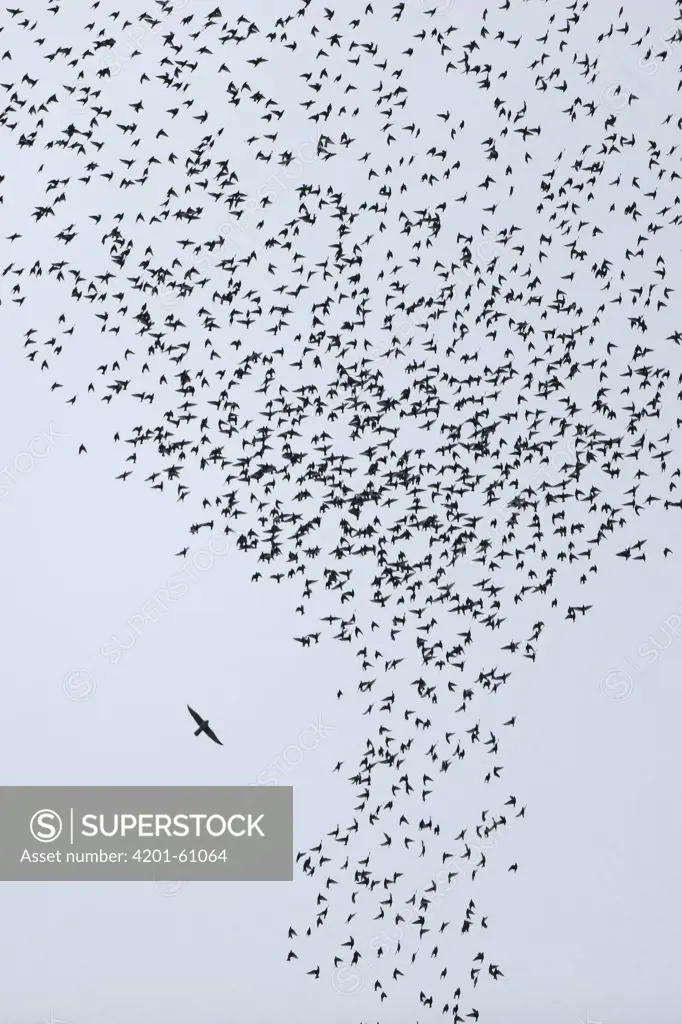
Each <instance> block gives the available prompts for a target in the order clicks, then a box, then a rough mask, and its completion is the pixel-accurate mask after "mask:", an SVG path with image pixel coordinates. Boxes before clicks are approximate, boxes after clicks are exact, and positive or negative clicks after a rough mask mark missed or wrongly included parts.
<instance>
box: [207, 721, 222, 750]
mask: <svg viewBox="0 0 682 1024" xmlns="http://www.w3.org/2000/svg"><path fill="white" fill-rule="evenodd" d="M204 732H205V733H206V735H207V736H210V737H211V739H212V740H213V742H214V743H219V744H220V746H221V747H222V745H223V744H222V742H221V741H220V740H219V739H218V737H217V736H216V734H215V733H214V732H213V729H212V728H211V727H210V725H207V726H206V729H205V730H204Z"/></svg>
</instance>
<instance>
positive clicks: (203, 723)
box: [187, 704, 223, 747]
mask: <svg viewBox="0 0 682 1024" xmlns="http://www.w3.org/2000/svg"><path fill="white" fill-rule="evenodd" d="M187 710H188V711H189V713H190V715H191V716H192V718H193V719H194V721H195V722H196V723H197V725H198V726H199V728H198V729H197V730H196V731H195V733H194V735H195V736H199V735H200V734H201V733H202V732H204V733H206V735H207V736H209V737H210V738H211V739H212V740H213V742H214V743H219V744H220V746H221V747H222V746H223V744H222V741H221V740H219V739H218V737H217V736H216V734H215V733H214V732H213V729H211V727H210V725H209V724H208V719H207V718H202V717H201V715H199V714H197V712H196V711H195V710H194V708H191V707H190V706H189V704H188V705H187Z"/></svg>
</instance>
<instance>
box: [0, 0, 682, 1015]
mask: <svg viewBox="0 0 682 1024" xmlns="http://www.w3.org/2000/svg"><path fill="white" fill-rule="evenodd" d="M325 2H328V0H323V2H321V3H320V2H318V0H278V3H277V4H275V5H274V6H273V9H272V12H270V11H269V8H268V6H267V5H255V6H253V5H251V9H250V8H249V5H246V4H245V5H241V6H240V5H236V6H237V8H239V9H235V5H234V4H231V5H230V7H229V9H222V8H221V7H220V6H215V7H211V5H203V6H202V4H201V3H199V2H198V0H197V3H196V4H195V3H192V4H189V5H188V4H187V3H182V2H179V3H170V2H166V0H154V2H152V3H151V4H150V7H151V11H147V10H143V9H142V8H141V7H140V5H139V2H138V0H136V2H135V3H126V4H125V5H123V6H122V7H121V9H120V10H116V9H114V8H112V7H111V4H106V3H104V2H103V0H95V2H94V3H91V4H86V3H83V2H80V3H76V4H75V5H74V4H71V5H68V6H69V11H68V15H67V13H66V11H65V6H64V5H62V4H61V3H60V2H58V0H53V2H52V3H51V4H48V5H47V6H46V8H45V9H44V10H41V11H40V12H39V13H38V12H37V11H36V10H35V8H30V7H29V8H27V9H20V8H6V9H5V14H4V15H3V16H2V18H1V19H0V53H1V55H0V97H2V102H1V104H0V105H1V106H2V110H1V112H0V130H1V132H2V134H1V136H0V137H1V138H2V144H3V155H4V166H3V168H2V170H3V175H2V176H0V181H1V182H2V188H3V190H4V194H3V196H2V201H3V204H4V205H3V216H4V219H5V223H7V224H11V226H12V230H10V229H8V231H9V233H8V234H7V235H6V236H5V240H4V241H3V242H2V245H3V250H4V255H3V260H2V266H1V267H0V298H1V301H2V306H3V316H4V318H5V331H6V334H7V335H8V336H11V337H13V338H15V339H17V341H18V344H19V345H21V346H23V349H24V353H25V356H26V358H27V359H28V360H30V361H31V363H32V364H33V366H34V367H35V369H36V370H37V371H38V372H39V373H40V375H41V377H43V378H44V380H45V381H46V383H47V384H48V386H49V387H50V388H51V389H52V390H53V391H54V390H56V389H62V392H61V393H63V395H64V398H65V401H67V402H68V403H70V405H71V406H74V405H75V406H76V407H77V408H78V407H79V406H80V403H81V402H84V401H87V400H89V399H90V400H93V401H96V402H97V403H100V404H99V409H100V412H101V415H102V416H103V417H108V419H107V422H111V423H112V425H114V428H115V429H114V431H113V438H114V442H116V444H117V445H120V448H121V451H122V455H121V461H122V465H121V473H120V477H119V478H120V480H121V481H125V482H126V486H128V487H131V486H133V487H134V486H136V485H137V486H143V485H145V484H148V485H149V486H151V487H152V488H153V489H154V490H156V491H158V492H161V493H162V497H160V499H159V500H175V501H178V502H183V503H186V506H187V509H188V510H189V525H188V529H189V534H190V538H191V539H190V541H189V543H188V545H187V546H185V547H183V548H182V549H181V550H180V551H179V552H178V555H179V557H184V556H186V555H187V553H188V551H189V550H190V544H191V543H192V540H193V539H194V538H196V537H197V536H200V537H201V536H203V535H204V534H210V533H212V532H214V531H221V532H224V533H225V534H227V535H229V537H230V538H231V541H232V542H233V546H234V548H235V549H236V550H239V551H242V552H246V553H248V556H247V557H250V558H251V559H252V561H253V563H254V565H253V580H254V581H263V582H264V583H266V584H267V583H269V582H270V583H271V582H275V583H280V582H281V583H282V585H283V586H287V587H288V588H289V589H290V590H291V592H292V594H294V597H293V598H292V599H293V600H295V601H296V611H297V613H298V614H299V615H300V622H301V627H300V631H299V635H298V636H296V638H295V639H296V641H297V642H298V643H299V644H300V645H301V646H302V647H310V646H311V645H314V644H317V643H320V642H322V641H323V639H325V638H328V637H333V638H334V639H335V640H337V641H339V642H342V643H345V644H348V645H350V649H351V650H352V651H353V653H354V654H355V655H356V657H357V666H358V678H357V679H356V680H355V681H351V682H349V684H348V686H347V687H345V688H343V687H342V688H341V689H339V690H338V693H337V697H338V699H339V700H342V699H353V700H355V701H356V702H357V709H358V723H359V728H358V731H357V734H356V735H354V736H353V737H351V738H347V740H346V746H345V750H344V758H343V760H342V761H339V762H338V763H337V764H336V767H335V769H334V772H338V773H339V776H341V773H343V774H344V776H345V777H346V778H347V780H348V783H347V784H348V797H347V808H348V812H347V815H346V817H345V819H344V820H343V821H340V822H339V823H338V824H337V825H336V827H335V828H333V829H332V830H331V831H330V832H329V833H328V834H325V835H324V836H322V837H321V838H320V839H319V841H318V842H317V843H316V844H315V845H314V846H312V847H311V848H310V849H308V850H305V851H301V852H300V853H299V854H298V855H297V858H296V861H297V865H298V870H299V871H300V872H301V873H302V875H303V876H304V878H305V879H306V880H307V881H308V882H309V886H310V901H311V905H310V913H309V917H308V918H307V919H306V920H305V921H303V923H296V924H295V925H294V924H292V925H291V927H290V928H289V932H288V937H289V949H288V952H287V954H286V958H287V960H288V961H290V962H291V963H292V964H296V965H299V966H300V967H301V968H302V970H303V972H304V973H305V974H307V975H309V976H311V978H313V979H318V980H319V981H322V980H324V979H329V978H330V976H331V977H332V978H333V977H334V972H340V971H341V969H342V968H345V969H347V970H348V969H357V970H360V969H362V970H363V972H367V977H366V978H365V980H367V979H369V980H368V983H369V984H370V985H371V986H372V987H373V989H374V992H375V994H376V998H377V1001H378V1003H379V1004H380V1007H383V1009H380V1012H382V1013H386V1014H387V1016H386V1017H385V1019H386V1020H395V1019H396V1016H395V1015H396V1012H398V1011H399V1010H402V1009H404V1008H405V1007H408V1006H412V1003H413V1002H414V1004H415V1007H416V1010H417V1012H418V1013H425V1012H426V1010H431V1011H433V1013H435V1014H437V1015H438V1016H439V1017H441V1016H442V1017H445V1019H447V1020H452V1021H454V1022H455V1024H464V1022H465V1021H468V1020H474V1021H477V1020H478V1019H479V1014H480V1012H481V1011H480V1009H479V1003H480V998H479V997H480V996H481V991H482V989H483V988H484V986H486V985H493V984H494V983H495V982H497V981H498V980H499V979H501V978H503V977H504V970H503V968H502V967H501V966H500V965H499V964H498V963H497V961H496V958H495V957H494V955H493V954H492V953H491V951H490V950H489V948H488V946H489V943H488V942H487V941H485V940H486V930H487V929H488V928H489V927H490V925H489V915H488V914H484V913H483V912H482V910H483V908H482V907H481V906H480V898H479V897H478V892H479V891H480V886H481V881H480V877H481V875H482V874H483V872H484V869H485V868H486V867H489V866H490V865H491V864H498V865H500V870H502V871H506V872H507V873H508V874H509V876H510V877H513V875H515V873H516V871H517V868H518V864H517V863H516V861H513V862H512V863H506V862H504V861H501V860H500V858H501V857H502V856H503V851H504V842H502V841H500V842H499V844H498V843H497V842H496V840H497V837H498V836H499V835H501V834H503V833H504V834H506V831H507V830H508V828H509V826H510V825H513V823H514V822H515V821H516V819H519V818H523V816H524V814H525V806H524V805H523V804H522V802H521V800H520V798H518V797H517V795H516V794H514V793H510V791H509V788H510V787H509V783H508V782H507V780H506V779H505V773H504V764H503V749H504V748H505V745H506V743H507V740H508V738H509V736H510V735H511V733H512V730H513V728H514V725H515V722H516V715H515V714H514V713H510V711H509V710H507V711H500V710H499V709H500V708H503V707H505V706H506V703H505V698H506V696H507V695H509V694H511V699H512V702H513V692H514V691H513V690H512V688H511V686H510V680H511V678H512V674H513V673H514V671H515V670H519V673H518V674H517V676H516V678H517V680H518V679H519V675H521V676H524V677H525V676H526V675H527V674H529V672H530V664H531V663H532V662H534V661H535V659H536V655H537V652H538V648H539V644H540V640H541V637H542V634H543V632H544V630H545V629H546V628H547V625H548V623H549V622H550V621H552V617H553V615H554V614H555V613H556V614H557V615H560V616H562V617H563V618H565V619H569V620H573V621H576V620H578V619H579V618H582V617H583V616H584V615H585V614H586V613H587V611H588V610H589V609H590V607H591V605H590V604H589V603H586V600H585V597H584V596H583V595H587V594H588V592H589V586H590V583H591V582H592V578H593V577H594V575H595V574H597V572H598V571H599V568H600V565H603V564H604V563H605V562H607V561H608V560H609V559H610V558H611V557H612V556H614V555H621V556H622V557H623V558H625V559H632V560H633V561H636V560H640V561H644V560H645V559H646V558H647V556H650V557H653V556H654V555H658V554H659V552H660V553H663V554H665V555H666V556H667V555H669V554H671V553H672V550H671V548H670V547H669V546H668V545H667V544H666V545H664V544H663V543H662V541H661V539H659V537H656V539H655V540H647V539H646V536H647V530H646V520H647V517H648V516H650V515H651V511H652V509H657V510H659V512H661V513H662V512H665V513H668V514H669V515H667V516H666V517H661V519H660V521H661V522H667V521H668V519H670V517H672V516H675V515H679V514H680V511H681V510H682V487H681V481H680V476H681V470H680V467H679V465H678V459H677V451H678V445H679V428H680V426H681V425H682V413H681V412H680V399H681V398H682V391H681V388H682V359H681V358H680V347H679V346H680V341H681V340H682V331H680V330H678V329H677V328H676V327H675V325H674V324H673V327H672V328H671V326H670V322H671V320H670V318H671V314H673V315H674V312H675V309H676V301H675V298H674V296H675V292H676V289H677V286H676V285H675V283H674V282H675V281H676V280H677V278H676V267H677V261H678V258H679V257H678V254H679V248H678V247H677V234H678V232H677V231H676V228H677V227H678V226H679V224H680V222H681V221H682V207H680V195H679V191H680V190H679V186H678V185H677V181H679V180H682V179H681V177H680V172H678V171H677V167H678V166H679V165H680V154H681V153H682V149H681V148H680V129H681V128H682V117H680V116H679V104H678V103H677V96H678V91H677V90H679V88H680V87H681V81H680V68H679V67H678V65H679V63H680V61H679V56H676V53H677V44H678V43H679V42H680V40H681V39H682V3H681V0H675V2H673V0H666V2H665V3H663V4H660V5H658V7H659V8H661V10H659V11H658V17H659V18H660V20H661V27H660V28H657V29H655V30H654V29H652V28H650V27H649V26H648V25H647V24H646V23H645V22H646V18H647V15H648V12H647V10H646V5H638V4H635V3H634V0H631V2H630V3H629V4H627V5H623V6H621V5H620V3H612V2H611V0H599V2H597V0H574V2H573V3H570V4H566V3H564V2H559V0H548V2H547V3H535V4H532V3H525V2H523V0H504V2H503V3H500V4H495V6H494V7H493V6H490V7H485V6H484V5H483V4H481V5H478V4H468V5H464V4H457V3H454V4H444V3H443V2H442V0H431V2H428V0H427V2H426V3H414V2H412V0H410V2H401V3H397V4H392V3H390V0H388V2H386V3H384V4H381V3H378V2H377V0H374V2H373V3H368V2H367V0H361V2H357V0H347V2H346V3H344V4H343V5H342V6H340V7H337V8H335V9H331V8H328V7H326V6H325V5H324V3H325ZM242 7H243V10H242ZM635 24H640V27H639V28H635V27H634V26H635ZM614 67H624V68H625V69H626V70H625V71H624V72H623V73H622V76H621V77H620V78H619V77H618V75H617V74H616V73H614V71H613V70H612V69H613V68H614ZM634 67H638V68H639V69H640V70H639V71H638V72H634V73H632V72H631V71H630V70H628V69H632V68H634ZM645 67H646V68H650V67H653V68H655V73H656V78H655V91H656V104H655V110H656V115H657V116H656V118H655V119H653V120H651V121H650V122H649V121H645V123H644V124H640V122H639V121H638V120H637V117H638V110H639V109H640V106H641V103H642V102H643V100H644V96H643V95H642V96H640V95H639V93H638V92H637V91H636V86H635V87H633V83H634V82H635V80H636V81H637V82H640V79H641V76H642V75H643V74H644V72H643V71H642V70H641V69H642V68H645ZM638 76H639V77H638ZM651 81H652V82H653V81H654V79H653V78H651ZM640 92H642V94H643V93H644V89H641V90H640ZM282 97H285V99H282ZM639 116H640V118H641V115H639ZM614 226H615V228H616V229H615V230H614ZM26 300H28V301H26ZM74 415H75V413H74ZM86 441H87V438H85V440H84V441H83V442H82V443H81V444H80V446H79V449H78V450H79V452H80V453H81V454H82V455H83V456H87V453H88V448H87V444H86ZM84 464H85V463H84ZM678 522H679V520H677V519H674V520H673V524H674V523H678ZM588 600H589V598H588ZM323 613H324V614H323ZM524 670H528V671H527V672H526V671H524ZM517 685H520V684H519V683H517ZM517 692H518V691H517ZM189 710H190V713H191V714H192V716H193V717H194V719H195V721H196V723H197V724H198V729H197V733H196V734H197V735H198V734H199V733H201V732H205V733H206V734H207V735H208V736H209V737H210V738H212V739H214V740H215V742H220V741H219V740H218V739H217V737H216V736H215V734H213V733H212V730H210V727H209V726H208V722H207V721H206V720H204V719H202V718H201V717H200V716H199V715H198V714H197V713H196V712H194V711H193V710H192V709H191V708H190V709H189ZM512 711H513V707H512ZM446 776H447V778H446ZM476 787H478V791H479V793H480V804H479V807H478V810H477V811H476V812H471V813H469V809H468V808H467V807H466V806H464V805H463V804H462V794H464V793H468V794H469V795H471V794H472V793H474V792H475V791H476ZM476 799H478V798H476ZM507 859H509V858H507ZM477 886H478V887H479V888H476V887H477ZM474 893H476V897H474ZM351 922H353V923H352V924H351ZM453 933H454V934H453ZM323 935H329V936H331V938H330V939H329V940H328V941H329V945H328V946H325V945H324V943H323V941H322V938H321V937H322V936H323ZM377 936H379V939H378V941H370V940H372V939H373V938H376V937H377ZM322 952H324V953H325V956H324V957H323V956H322ZM327 952H328V953H329V955H328V956H327V955H326V953H327ZM368 972H372V973H371V974H370V973H368ZM337 977H341V975H340V974H339V973H337ZM363 977H364V974H363ZM479 986H480V988H479ZM384 1004H385V1005H384Z"/></svg>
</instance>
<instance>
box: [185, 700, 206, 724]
mask: <svg viewBox="0 0 682 1024" xmlns="http://www.w3.org/2000/svg"><path fill="white" fill-rule="evenodd" d="M187 710H188V711H189V713H190V715H191V716H192V718H193V719H194V721H195V722H196V723H197V725H203V724H204V720H203V718H202V717H201V716H200V715H198V714H197V713H196V711H195V710H194V708H191V707H190V706H189V704H188V705H187Z"/></svg>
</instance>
